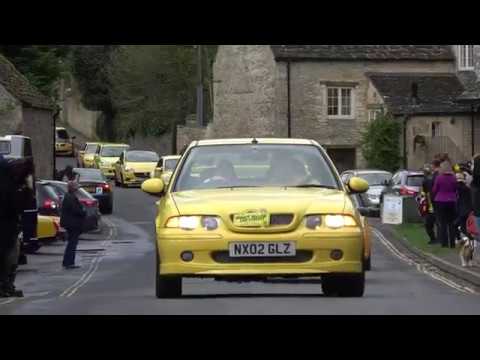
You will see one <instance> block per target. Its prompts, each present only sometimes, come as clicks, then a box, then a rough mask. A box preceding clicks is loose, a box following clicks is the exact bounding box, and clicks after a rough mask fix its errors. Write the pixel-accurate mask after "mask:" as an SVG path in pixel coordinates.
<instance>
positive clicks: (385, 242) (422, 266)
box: [372, 228, 477, 294]
mask: <svg viewBox="0 0 480 360" xmlns="http://www.w3.org/2000/svg"><path fill="white" fill-rule="evenodd" d="M372 232H373V233H374V234H375V236H376V237H377V238H378V239H379V240H380V242H381V243H382V244H383V245H384V246H385V247H386V248H387V249H388V250H389V251H390V252H391V253H392V254H394V255H395V256H396V257H398V258H399V259H401V260H402V261H404V262H406V263H407V264H408V265H412V266H415V267H416V268H417V270H418V271H419V272H421V273H424V274H426V275H428V276H430V277H431V278H433V279H435V280H437V281H440V282H442V283H443V284H445V285H447V286H449V287H451V288H454V289H455V290H457V291H460V292H462V293H464V294H477V292H476V291H475V290H474V289H472V288H470V287H467V286H463V285H460V284H457V283H455V282H454V281H452V280H450V279H448V278H446V277H444V276H443V275H440V274H439V273H436V272H434V271H431V270H429V269H428V268H427V267H426V266H425V264H422V263H418V262H416V261H414V260H413V259H411V258H409V257H408V256H406V255H405V254H403V253H402V252H400V251H399V250H398V249H397V248H396V247H395V246H394V245H393V244H392V243H391V242H390V241H389V240H387V238H386V237H385V236H384V235H383V234H382V233H381V232H380V231H379V230H377V229H375V228H372Z"/></svg>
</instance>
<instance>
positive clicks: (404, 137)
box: [403, 115, 409, 170]
mask: <svg viewBox="0 0 480 360" xmlns="http://www.w3.org/2000/svg"><path fill="white" fill-rule="evenodd" d="M408 120H409V117H408V115H405V117H404V118H403V165H404V167H405V170H408V157H407V125H408Z"/></svg>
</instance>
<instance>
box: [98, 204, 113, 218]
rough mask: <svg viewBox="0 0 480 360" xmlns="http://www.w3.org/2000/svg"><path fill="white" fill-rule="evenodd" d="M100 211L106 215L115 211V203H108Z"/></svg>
mask: <svg viewBox="0 0 480 360" xmlns="http://www.w3.org/2000/svg"><path fill="white" fill-rule="evenodd" d="M100 212H101V213H102V214H105V215H111V214H112V213H113V205H112V204H109V205H106V206H105V207H104V208H103V209H102V210H101V211H100Z"/></svg>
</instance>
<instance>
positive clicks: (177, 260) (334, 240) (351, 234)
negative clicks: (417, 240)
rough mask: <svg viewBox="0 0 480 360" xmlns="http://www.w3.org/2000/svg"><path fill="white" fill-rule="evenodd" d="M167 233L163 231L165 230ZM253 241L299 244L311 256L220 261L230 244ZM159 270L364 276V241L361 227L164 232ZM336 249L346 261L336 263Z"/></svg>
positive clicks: (216, 274) (204, 273)
mask: <svg viewBox="0 0 480 360" xmlns="http://www.w3.org/2000/svg"><path fill="white" fill-rule="evenodd" d="M162 230H163V229H162ZM242 241H245V242H249V241H254V242H255V241H265V242H269V241H272V242H275V241H295V243H296V248H297V253H300V252H307V253H311V256H310V257H308V259H307V260H305V261H298V262H289V261H288V260H287V261H286V262H280V261H281V260H280V261H279V260H278V259H276V260H275V261H274V262H270V261H268V260H266V261H264V260H261V261H255V262H247V263H246V262H238V260H232V261H230V260H229V261H228V262H225V261H222V262H219V261H217V260H218V258H216V255H215V254H218V253H225V252H227V253H228V248H229V243H230V242H242ZM157 245H158V252H159V259H160V264H159V271H160V274H161V275H180V276H185V277H222V276H238V275H240V276H244V275H245V276H269V275H282V276H289V275H293V276H295V275H298V276H303V275H321V274H328V273H361V272H362V271H363V258H364V249H363V248H364V242H363V235H362V231H361V229H360V228H358V229H350V230H349V231H348V232H347V231H343V230H339V231H338V232H335V231H332V232H329V233H326V234H317V233H315V234H313V233H308V234H298V233H283V234H268V235H267V234H256V236H255V237H253V236H252V234H235V233H229V234H228V235H226V236H222V235H193V234H192V235H188V233H187V234H185V235H181V236H180V235H175V234H168V231H162V233H160V234H159V235H158V239H157ZM332 250H341V251H342V252H343V254H344V255H343V258H342V259H340V260H333V259H332V258H331V252H332ZM184 251H191V252H192V253H193V254H194V258H193V260H192V261H190V262H185V261H183V260H181V254H182V253H183V252H184ZM227 258H228V259H232V258H229V257H228V255H227Z"/></svg>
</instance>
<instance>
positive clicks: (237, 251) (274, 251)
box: [229, 241, 297, 258]
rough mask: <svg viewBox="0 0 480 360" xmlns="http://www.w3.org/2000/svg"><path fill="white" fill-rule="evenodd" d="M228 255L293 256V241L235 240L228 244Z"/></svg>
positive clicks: (294, 250) (294, 248) (294, 252)
mask: <svg viewBox="0 0 480 360" xmlns="http://www.w3.org/2000/svg"><path fill="white" fill-rule="evenodd" d="M229 253H230V257H234V258H239V257H293V256H295V255H296V254H297V250H296V246H295V242H293V241H284V242H236V243H230V244H229Z"/></svg>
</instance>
